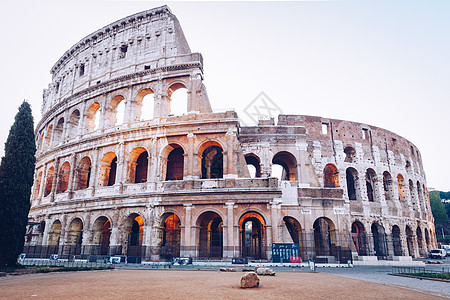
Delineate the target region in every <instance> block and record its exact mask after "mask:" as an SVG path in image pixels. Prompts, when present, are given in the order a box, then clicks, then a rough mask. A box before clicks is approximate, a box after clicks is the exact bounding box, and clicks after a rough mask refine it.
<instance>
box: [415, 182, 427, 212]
mask: <svg viewBox="0 0 450 300" xmlns="http://www.w3.org/2000/svg"><path fill="white" fill-rule="evenodd" d="M416 187H417V199H418V202H419V205H418V207H420V210H421V211H424V210H425V206H424V201H423V191H422V187H421V185H420V182H418V181H417V183H416Z"/></svg>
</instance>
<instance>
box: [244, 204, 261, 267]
mask: <svg viewBox="0 0 450 300" xmlns="http://www.w3.org/2000/svg"><path fill="white" fill-rule="evenodd" d="M239 231H240V235H239V236H240V245H241V256H242V257H248V258H254V259H263V258H265V257H266V253H265V247H266V241H265V238H266V221H265V220H264V218H263V216H262V215H261V214H259V213H257V212H255V211H248V212H246V213H244V214H242V215H241V217H240V218H239Z"/></svg>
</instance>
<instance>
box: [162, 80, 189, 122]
mask: <svg viewBox="0 0 450 300" xmlns="http://www.w3.org/2000/svg"><path fill="white" fill-rule="evenodd" d="M187 87H188V85H187V84H186V83H184V82H183V81H175V82H172V83H171V84H170V86H169V87H168V88H167V96H168V97H169V114H172V115H175V116H179V115H182V114H185V113H187V111H188V92H189V90H188V88H187Z"/></svg>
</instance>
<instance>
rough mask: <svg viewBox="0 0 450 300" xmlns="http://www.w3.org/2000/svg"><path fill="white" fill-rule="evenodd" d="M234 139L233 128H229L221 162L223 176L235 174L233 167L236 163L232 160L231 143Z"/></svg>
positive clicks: (234, 132)
mask: <svg viewBox="0 0 450 300" xmlns="http://www.w3.org/2000/svg"><path fill="white" fill-rule="evenodd" d="M235 138H236V131H235V129H233V128H229V129H228V131H227V133H226V141H227V142H226V147H227V149H226V156H225V151H224V156H223V158H224V161H223V173H224V175H234V174H236V172H235V166H234V164H235V163H236V161H235V160H234V159H233V154H234V151H233V142H234V139H235Z"/></svg>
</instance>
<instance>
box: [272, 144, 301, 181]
mask: <svg viewBox="0 0 450 300" xmlns="http://www.w3.org/2000/svg"><path fill="white" fill-rule="evenodd" d="M272 165H279V166H281V167H282V168H283V171H282V173H281V178H279V179H280V180H288V181H295V180H297V160H296V159H295V157H294V155H292V154H291V153H289V152H286V151H281V152H278V153H277V154H275V156H274V157H273V159H272ZM273 171H274V170H273Z"/></svg>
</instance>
